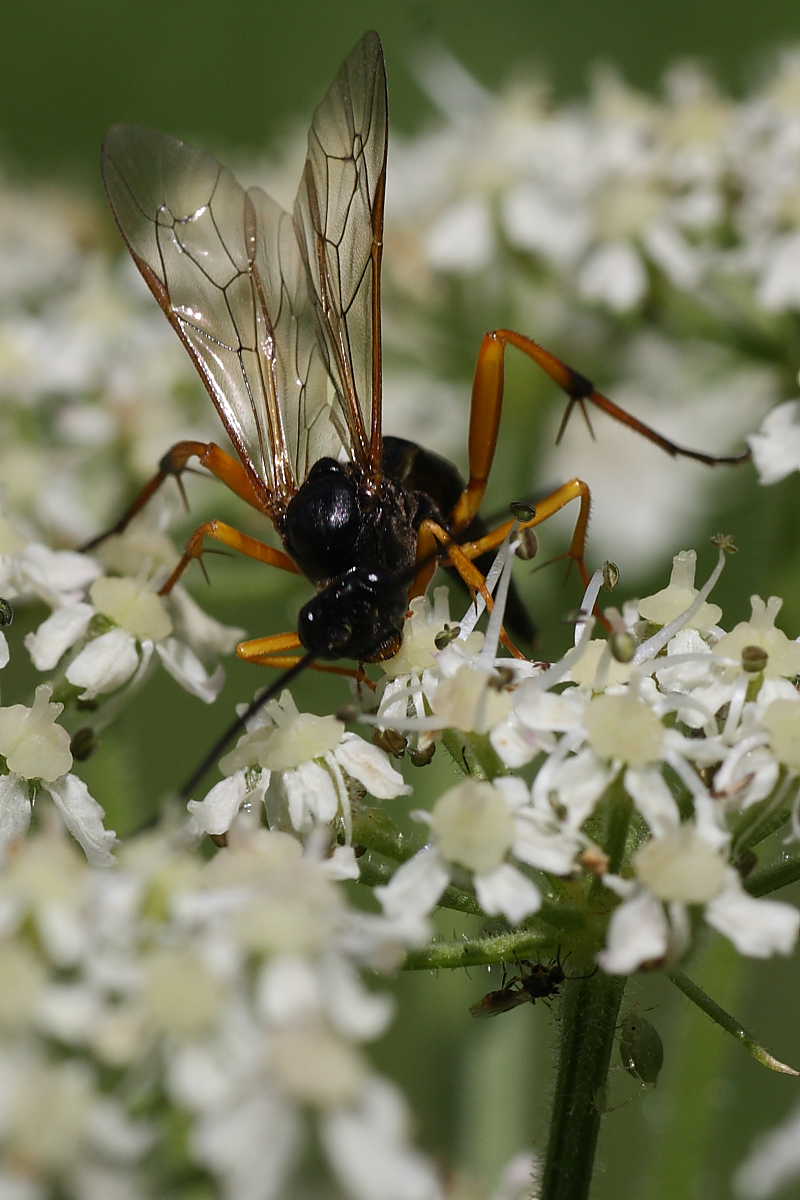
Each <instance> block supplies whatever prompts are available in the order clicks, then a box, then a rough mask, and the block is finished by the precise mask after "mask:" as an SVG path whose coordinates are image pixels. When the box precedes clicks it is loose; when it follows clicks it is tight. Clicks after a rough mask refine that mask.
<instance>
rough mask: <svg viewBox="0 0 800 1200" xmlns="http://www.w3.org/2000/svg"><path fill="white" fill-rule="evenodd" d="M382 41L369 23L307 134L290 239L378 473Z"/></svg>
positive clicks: (357, 435) (358, 434)
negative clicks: (294, 243) (295, 241)
mask: <svg viewBox="0 0 800 1200" xmlns="http://www.w3.org/2000/svg"><path fill="white" fill-rule="evenodd" d="M386 141H387V101H386V73H385V69H384V63H383V50H382V47H381V43H380V39H379V38H378V35H377V34H376V33H367V34H365V36H364V37H363V38H362V39H361V41H360V42H359V43H358V44H357V45H356V46H355V47H354V49H353V50H352V51H351V53H350V55H349V56H348V58H347V59H346V60H345V62H344V63H343V64H342V67H341V69H340V71H339V74H338V75H337V76H336V78H335V79H334V81H333V83H332V84H331V86H330V88H329V90H328V92H327V94H326V95H325V98H324V99H323V101H322V103H321V104H320V105H319V107H318V109H317V110H316V112H315V114H314V119H313V121H312V123H311V129H310V130H309V134H308V157H307V159H306V165H305V170H304V172H303V178H302V180H301V183H300V188H299V190H298V193H297V199H296V201H295V209H294V219H295V228H296V230H297V239H298V242H299V243H300V250H301V253H302V255H303V259H304V262H305V266H306V270H307V273H308V279H309V290H310V292H311V296H312V302H313V304H314V309H315V313H316V318H317V322H318V326H319V331H320V340H321V344H322V347H323V351H324V354H325V357H326V362H327V365H328V369H329V371H330V374H331V377H332V378H333V380H334V382H335V386H336V391H337V400H338V403H339V405H340V407H341V412H342V416H343V418H344V421H345V422H346V425H347V429H348V431H349V437H350V448H351V453H352V456H353V457H354V458H355V459H356V460H357V461H358V462H359V463H361V465H362V466H363V467H364V468H365V469H367V470H371V471H372V472H373V473H376V472H378V471H379V470H380V464H381V456H382V447H381V328H380V267H381V249H382V240H383V199H384V188H385V182H386Z"/></svg>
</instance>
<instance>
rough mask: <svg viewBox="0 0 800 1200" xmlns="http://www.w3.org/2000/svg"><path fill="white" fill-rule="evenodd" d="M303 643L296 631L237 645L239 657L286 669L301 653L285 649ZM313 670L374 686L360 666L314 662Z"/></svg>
mask: <svg viewBox="0 0 800 1200" xmlns="http://www.w3.org/2000/svg"><path fill="white" fill-rule="evenodd" d="M301 645H302V643H301V641H300V638H299V637H298V636H297V634H296V633H272V634H270V635H269V636H268V637H260V638H252V640H251V641H248V642H240V643H239V645H238V646H237V647H236V654H237V657H238V658H243V659H244V660H245V662H251V663H256V664H257V665H258V666H260V667H280V668H282V669H284V670H285V669H286V668H288V667H293V666H295V665H296V664H297V663H298V662H300V655H286V654H283V653H282V652H283V651H284V650H297V649H299V647H300V646H301ZM309 666H310V667H311V670H312V671H327V672H329V673H330V674H331V675H346V676H347V677H348V678H350V679H357V680H358V681H359V683H366V684H368V686H369V687H374V684H373V683H372V681H371V680H370V679H369V678H368V677H367V676H366V675H365V674H364V672H363V671H362V670H361V669H360V668H359V669H357V670H356V669H355V668H353V667H334V666H332V665H331V664H330V663H321V662H312V663H310V664H309Z"/></svg>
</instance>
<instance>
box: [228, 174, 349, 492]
mask: <svg viewBox="0 0 800 1200" xmlns="http://www.w3.org/2000/svg"><path fill="white" fill-rule="evenodd" d="M248 196H249V198H250V201H251V203H252V206H253V210H254V212H255V215H256V221H257V226H258V231H259V237H258V244H257V248H256V254H255V259H254V264H253V265H254V269H255V271H256V273H257V277H258V278H259V279H260V280H261V281H263V284H264V287H265V291H266V292H267V294H268V295H270V296H272V297H273V298H274V305H273V310H272V311H273V313H274V325H273V329H272V331H271V338H272V341H273V343H274V353H273V361H274V375H275V390H276V394H277V396H278V400H279V404H280V408H281V415H282V426H283V431H284V434H285V438H286V447H287V454H288V456H289V460H290V462H291V464H292V467H293V470H294V477H295V479H296V480H297V481H298V482H300V481H302V480H303V479H305V477H306V475H307V474H308V470H309V468H310V467H311V466H312V465H313V464H314V463H315V462H316V461H317V459H319V458H322V457H323V456H330V457H332V458H339V457H340V456H341V451H342V448H343V447H345V448H347V447H349V437H348V434H347V430H346V427H343V422H342V419H341V412H340V410H339V407H338V405H337V404H336V402H335V392H334V388H333V384H332V381H331V379H330V376H329V374H328V371H327V369H326V365H325V359H324V354H323V351H322V349H321V347H320V344H319V338H318V336H317V330H316V317H315V315H314V311H313V306H312V304H311V303H310V300H309V295H308V280H307V276H306V270H305V266H304V264H303V261H302V258H301V255H300V250H299V247H298V244H297V238H296V236H295V231H294V225H293V223H292V218H291V217H290V216H289V214H288V213H287V212H284V211H283V210H282V209H281V208H280V207H279V206H278V205H277V204H276V203H275V201H274V200H273V199H272V198H271V197H270V196H268V195H267V194H266V192H263V191H262V190H261V189H260V188H250V190H249V192H248ZM268 336H270V331H268Z"/></svg>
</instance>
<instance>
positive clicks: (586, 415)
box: [578, 396, 597, 442]
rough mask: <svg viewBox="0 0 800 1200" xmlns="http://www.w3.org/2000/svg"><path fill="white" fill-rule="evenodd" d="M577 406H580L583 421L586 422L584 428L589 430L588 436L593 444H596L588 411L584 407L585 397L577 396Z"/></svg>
mask: <svg viewBox="0 0 800 1200" xmlns="http://www.w3.org/2000/svg"><path fill="white" fill-rule="evenodd" d="M578 404H579V405H580V409H581V412H582V413H583V419H584V421H585V422H586V428H587V429H588V430H589V436H590V438H591V439H592V441H593V442H596V441H597V438H596V437H595V435H594V428H593V426H592V420H591V417H590V416H589V409H588V408H587V407H586V397H585V396H579V397H578Z"/></svg>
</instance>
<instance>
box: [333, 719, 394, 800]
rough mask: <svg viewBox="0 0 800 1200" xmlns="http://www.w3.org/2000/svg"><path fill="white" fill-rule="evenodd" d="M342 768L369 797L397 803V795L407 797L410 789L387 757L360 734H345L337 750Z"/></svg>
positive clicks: (335, 751)
mask: <svg viewBox="0 0 800 1200" xmlns="http://www.w3.org/2000/svg"><path fill="white" fill-rule="evenodd" d="M333 753H334V757H335V758H336V761H337V762H338V763H339V765H340V766H341V767H342V768H343V770H345V771H346V772H347V774H348V775H352V777H353V779H357V780H358V782H359V783H362V784H363V785H364V787H365V788H366V789H367V791H368V792H369V793H370V795H372V796H375V797H377V799H378V800H394V799H395V797H396V796H408V795H409V794H410V792H411V788H410V787H409V786H408V784H407V783H406V782H405V780H404V779H403V776H402V775H401V774H400V772H399V771H396V770H395V769H394V767H393V766H392V764H391V763H390V762H389V759H388V757H387V755H386V754H385V753H384V751H383V750H380V749H379V748H378V747H377V746H372V745H370V743H369V742H365V741H364V739H363V738H362V737H359V736H358V734H357V733H344V734H342V740H341V742H340V743H339V745H338V746H337V747H336V749H335V750H334V752H333Z"/></svg>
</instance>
